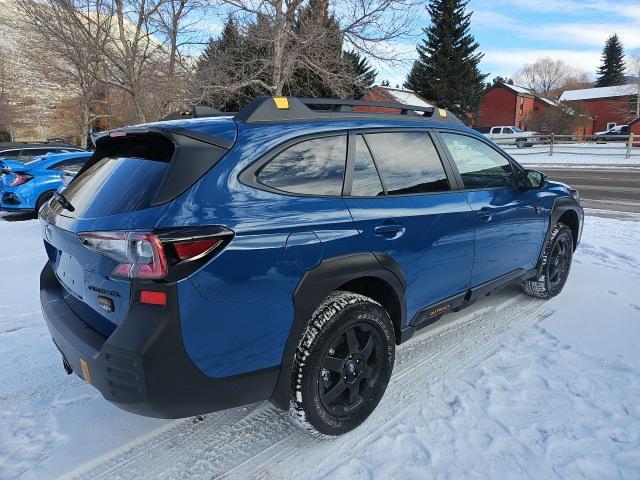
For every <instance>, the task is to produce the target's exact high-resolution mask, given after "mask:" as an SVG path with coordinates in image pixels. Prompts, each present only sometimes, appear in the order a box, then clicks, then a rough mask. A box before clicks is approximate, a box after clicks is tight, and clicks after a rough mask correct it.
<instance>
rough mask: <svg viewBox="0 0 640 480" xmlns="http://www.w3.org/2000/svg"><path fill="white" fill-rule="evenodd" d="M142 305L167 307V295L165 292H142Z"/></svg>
mask: <svg viewBox="0 0 640 480" xmlns="http://www.w3.org/2000/svg"><path fill="white" fill-rule="evenodd" d="M140 303H146V304H147V305H162V306H164V305H166V304H167V294H166V293H165V292H153V291H151V290H142V291H141V292H140Z"/></svg>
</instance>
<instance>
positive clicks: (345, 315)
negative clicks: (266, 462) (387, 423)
mask: <svg viewBox="0 0 640 480" xmlns="http://www.w3.org/2000/svg"><path fill="white" fill-rule="evenodd" d="M394 358H395V336H394V331H393V325H392V323H391V320H390V318H389V315H388V314H387V312H386V310H385V309H384V308H382V306H381V305H380V304H379V303H377V302H375V301H374V300H372V299H370V298H368V297H365V296H363V295H358V294H355V293H351V292H343V291H338V292H334V293H333V294H331V295H330V296H329V297H327V298H326V299H325V300H324V302H323V303H322V304H321V305H320V306H319V307H318V308H317V310H316V311H315V313H314V314H313V316H312V318H311V321H310V322H309V325H308V327H307V330H306V331H305V333H304V335H303V337H302V339H301V340H300V344H299V345H298V349H297V351H296V356H295V359H294V364H293V375H292V392H291V413H292V414H293V416H294V418H295V419H296V420H297V421H298V422H299V423H300V424H301V425H302V426H303V427H304V428H305V429H307V430H308V431H310V432H311V433H313V434H315V435H320V436H332V435H341V434H343V433H346V432H348V431H350V430H352V429H354V428H355V427H357V426H358V425H360V424H361V423H362V422H364V421H365V420H366V418H367V417H368V416H369V415H370V414H371V412H373V410H374V409H375V408H376V406H377V405H378V403H379V402H380V399H381V398H382V395H383V394H384V391H385V390H386V388H387V384H388V383H389V378H390V377H391V371H392V370H393V362H394Z"/></svg>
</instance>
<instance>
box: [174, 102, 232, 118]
mask: <svg viewBox="0 0 640 480" xmlns="http://www.w3.org/2000/svg"><path fill="white" fill-rule="evenodd" d="M225 115H229V113H225V112H221V111H220V110H218V109H217V108H213V107H208V106H206V105H193V106H192V107H191V111H189V110H183V111H177V112H172V113H170V114H169V115H167V116H166V117H164V118H163V119H162V121H165V120H181V119H185V118H205V117H222V116H225Z"/></svg>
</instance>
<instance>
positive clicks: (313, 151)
mask: <svg viewBox="0 0 640 480" xmlns="http://www.w3.org/2000/svg"><path fill="white" fill-rule="evenodd" d="M346 154H347V137H346V136H344V135H343V136H337V137H325V138H315V139H313V140H306V141H304V142H300V143H297V144H295V145H292V146H291V147H289V148H287V149H286V150H284V151H283V152H281V153H280V154H278V156H277V157H275V158H274V159H273V160H271V161H270V162H269V163H267V164H266V165H265V166H264V167H263V168H262V170H260V173H258V181H259V182H261V183H263V184H264V185H267V186H268V187H271V188H275V189H278V190H282V191H284V192H290V193H302V194H308V195H341V194H342V179H343V177H344V166H345V161H346Z"/></svg>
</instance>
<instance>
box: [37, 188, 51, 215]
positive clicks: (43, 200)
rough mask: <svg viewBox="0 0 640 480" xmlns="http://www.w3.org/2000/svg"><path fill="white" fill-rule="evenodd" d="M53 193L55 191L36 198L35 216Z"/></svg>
mask: <svg viewBox="0 0 640 480" xmlns="http://www.w3.org/2000/svg"><path fill="white" fill-rule="evenodd" d="M54 192H55V190H49V191H48V192H44V193H43V194H42V195H40V196H39V197H38V201H37V202H36V214H37V213H38V212H39V211H40V209H41V208H42V206H43V205H44V204H45V203H47V202H48V201H49V200H50V199H51V197H53V194H54Z"/></svg>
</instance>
